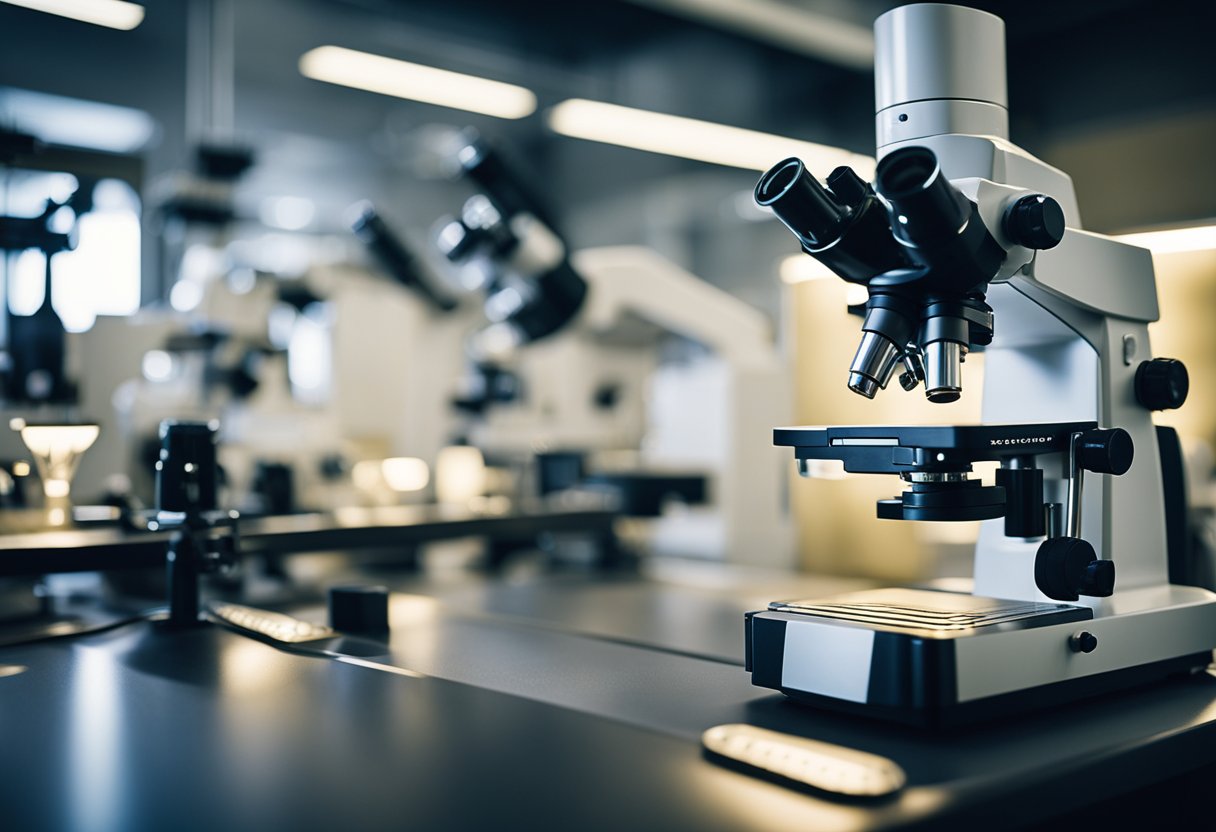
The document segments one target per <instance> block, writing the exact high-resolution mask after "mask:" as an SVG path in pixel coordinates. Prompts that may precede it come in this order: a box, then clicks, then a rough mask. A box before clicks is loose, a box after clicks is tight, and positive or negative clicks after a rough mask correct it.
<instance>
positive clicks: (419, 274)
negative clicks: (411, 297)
mask: <svg viewBox="0 0 1216 832" xmlns="http://www.w3.org/2000/svg"><path fill="white" fill-rule="evenodd" d="M351 230H352V231H354V232H355V236H357V237H358V238H359V239H360V240H362V241H363V242H364V243H365V244H366V245H367V247H368V249H370V250H371V253H372V256H374V257H375V258H376V260H378V261H379V263H380V265H381V266H383V267H384V269H385V271H387V272H388V273H389V274H391V275H392V276H393V277H394V278H396V279H397V281H398V282H399V283H401V285H403V286H405V287H407V288H408V289H411V290H412V291H414V292H415V293H416V294H418V296H419V297H421V298H422V299H423V300H424V301H426V302H427V303H428V304H430V305H431V306H432V307H434V308H435V309H437V310H439V311H440V312H450V311H451V310H453V309H455V308H456V302H455V301H454V300H452V299H451V298H449V297H445V296H443V295H441V294H440V293H439V292H438V291H436V289H435V287H434V286H433V285H432V284H431V281H430V279H429V277H428V276H427V275H426V274H425V271H424V269H423V266H422V264H421V262H420V261H419V260H418V258H417V257H415V256H414V255H413V254H411V253H410V251H409V249H408V248H406V245H405V243H404V242H403V241H402V240H401V238H399V237H398V236H397V235H396V234H394V233H393V231H392V229H391V228H389V227H388V224H387V223H385V221H384V218H383V217H381V216H380V214H379V213H378V212H377V211H376V209H375V208H374V207H373V206H372V205H371V203H364V204H362V205H361V206H360V207H359V211H358V214H357V216H356V217H355V220H354V222H352V223H351Z"/></svg>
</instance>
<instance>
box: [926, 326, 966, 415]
mask: <svg viewBox="0 0 1216 832" xmlns="http://www.w3.org/2000/svg"><path fill="white" fill-rule="evenodd" d="M965 354H966V353H965V352H963V345H962V344H960V343H958V342H957V341H934V342H933V343H931V344H926V345H925V395H926V396H928V397H929V401H931V402H937V403H947V402H954V401H958V399H959V396H960V395H962V392H963V363H962V362H963V356H964V355H965Z"/></svg>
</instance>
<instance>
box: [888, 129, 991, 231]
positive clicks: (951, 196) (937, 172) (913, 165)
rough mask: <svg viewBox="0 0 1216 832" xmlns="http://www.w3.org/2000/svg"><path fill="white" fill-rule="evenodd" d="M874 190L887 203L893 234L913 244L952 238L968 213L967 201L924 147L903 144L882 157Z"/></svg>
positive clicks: (969, 212) (961, 228) (961, 229)
mask: <svg viewBox="0 0 1216 832" xmlns="http://www.w3.org/2000/svg"><path fill="white" fill-rule="evenodd" d="M874 189H875V190H876V191H878V194H879V195H880V196H881V197H882V198H883V199H884V200H885V201H886V202H887V204H888V205H889V206H890V209H891V213H892V223H891V227H892V228H894V229H895V233H896V234H898V235H900V236H901V237H903V238H904V239H905V240H907V241H908V242H909V243H912V244H913V245H920V244H923V243H929V244H932V243H934V242H937V241H939V240H945V239H949V238H952V237H955V236H957V235H958V234H960V233H961V232H962V231H963V229H964V228H965V226H966V225H967V220H968V219H969V218H970V216H971V204H970V203H969V202H968V200H967V198H966V197H965V196H963V195H962V194H961V193H960V192H959V191H958V189H957V188H955V187H954V186H953V185H951V184H950V180H948V179H947V178H946V177H945V175H944V174H943V173H942V169H941V167H940V166H939V165H938V163H937V156H935V155H934V154H933V151H932V150H930V149H929V148H927V147H904V148H900V149H899V150H896V151H894V152H892V153H888V154H887V155H886V156H884V157H883V159H882V161H881V162H879V163H878V172H877V174H876V175H875V179H874Z"/></svg>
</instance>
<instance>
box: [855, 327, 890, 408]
mask: <svg viewBox="0 0 1216 832" xmlns="http://www.w3.org/2000/svg"><path fill="white" fill-rule="evenodd" d="M902 354H903V350H902V349H900V348H899V347H897V346H896V345H895V344H894V343H892V342H891V340H890V339H889V338H884V337H882V336H881V335H879V334H878V333H876V332H869V331H867V332H865V333H864V334H863V335H862V337H861V344H860V345H858V347H857V354H856V355H855V356H853V363H852V364H851V365H850V366H849V389H850V390H852V391H853V392H854V393H860V394H861V395H863V396H865V397H866V398H867V399H872V398H874V395H875V394H876V393H877V392H878V391H879V389H880V388H885V387H886V386H887V382H888V381H889V380H890V379H891V373H892V372H894V370H895V363H896V362H897V361H899V358H900V356H901V355H902Z"/></svg>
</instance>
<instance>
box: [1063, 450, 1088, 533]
mask: <svg viewBox="0 0 1216 832" xmlns="http://www.w3.org/2000/svg"><path fill="white" fill-rule="evenodd" d="M1080 440H1081V434H1079V433H1074V434H1073V435H1072V438H1071V439H1070V440H1069V443H1068V523H1067V526H1068V535H1069V537H1080V536H1081V497H1082V496H1083V495H1084V491H1085V481H1084V479H1083V478H1082V474H1083V472H1082V470H1081V466H1080V463H1079V462H1078V461H1077V443H1078V442H1079V441H1080Z"/></svg>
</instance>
